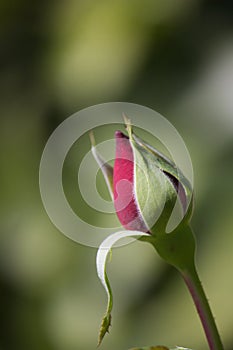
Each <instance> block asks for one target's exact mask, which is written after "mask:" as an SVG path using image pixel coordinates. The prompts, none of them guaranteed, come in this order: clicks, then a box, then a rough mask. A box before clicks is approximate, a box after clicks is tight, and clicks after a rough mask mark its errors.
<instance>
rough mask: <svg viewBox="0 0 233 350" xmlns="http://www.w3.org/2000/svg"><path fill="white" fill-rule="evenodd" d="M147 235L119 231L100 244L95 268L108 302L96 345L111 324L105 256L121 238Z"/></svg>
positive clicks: (137, 232) (109, 292)
mask: <svg viewBox="0 0 233 350" xmlns="http://www.w3.org/2000/svg"><path fill="white" fill-rule="evenodd" d="M142 236H143V237H146V236H147V237H149V234H148V233H145V232H140V231H119V232H115V233H113V234H111V235H110V236H108V237H107V238H106V239H105V240H104V241H103V242H102V243H101V245H100V247H99V249H98V252H97V256H96V268H97V274H98V277H99V279H100V281H101V283H102V285H103V287H104V289H105V291H106V293H107V297H108V302H107V310H106V313H105V315H104V317H103V319H102V322H101V326H100V331H99V338H98V346H99V345H100V344H101V342H102V340H103V338H104V336H105V334H106V333H107V332H108V331H109V327H110V325H111V318H112V316H111V312H112V307H113V295H112V289H111V286H110V283H109V280H108V276H107V272H106V264H107V258H108V255H109V253H110V251H111V248H112V247H113V246H114V244H115V243H116V242H117V241H119V240H120V239H122V238H127V237H142Z"/></svg>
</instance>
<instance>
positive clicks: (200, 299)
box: [180, 265, 223, 350]
mask: <svg viewBox="0 0 233 350" xmlns="http://www.w3.org/2000/svg"><path fill="white" fill-rule="evenodd" d="M180 272H181V274H182V277H183V279H184V281H185V283H186V285H187V287H188V289H189V292H190V294H191V296H192V299H193V301H194V304H195V306H196V309H197V312H198V315H199V317H200V320H201V323H202V326H203V329H204V331H205V335H206V338H207V341H208V344H209V348H210V350H223V344H222V341H221V339H220V335H219V333H218V329H217V326H216V323H215V320H214V317H213V314H212V311H211V309H210V306H209V303H208V300H207V297H206V295H205V292H204V289H203V287H202V284H201V281H200V279H199V277H198V274H197V270H196V268H195V266H194V265H193V267H192V268H191V269H189V270H184V271H180Z"/></svg>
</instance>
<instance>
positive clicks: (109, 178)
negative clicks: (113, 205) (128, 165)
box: [89, 131, 113, 200]
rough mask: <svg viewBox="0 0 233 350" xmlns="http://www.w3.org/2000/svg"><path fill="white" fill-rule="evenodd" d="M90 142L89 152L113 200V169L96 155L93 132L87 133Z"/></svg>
mask: <svg viewBox="0 0 233 350" xmlns="http://www.w3.org/2000/svg"><path fill="white" fill-rule="evenodd" d="M89 137H90V141H91V151H92V154H93V157H94V158H95V160H96V162H97V163H98V164H99V167H100V169H101V171H102V173H103V175H104V179H105V182H106V184H107V186H108V191H109V194H110V196H111V198H112V200H113V167H112V166H111V165H110V164H108V163H107V162H106V161H105V160H104V159H103V158H102V157H101V155H100V154H99V153H98V151H97V149H96V143H95V138H94V134H93V131H90V133H89Z"/></svg>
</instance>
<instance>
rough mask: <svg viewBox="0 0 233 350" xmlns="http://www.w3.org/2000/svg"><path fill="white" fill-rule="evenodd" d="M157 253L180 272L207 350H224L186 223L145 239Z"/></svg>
mask: <svg viewBox="0 0 233 350" xmlns="http://www.w3.org/2000/svg"><path fill="white" fill-rule="evenodd" d="M142 239H144V240H145V239H146V240H147V241H150V243H152V245H153V246H154V247H155V249H156V250H157V252H158V253H159V255H160V256H161V257H162V258H163V259H164V260H165V261H166V262H167V263H169V264H171V265H173V266H174V267H176V269H177V270H178V271H179V272H180V273H181V275H182V277H183V279H184V281H185V283H186V285H187V287H188V289H189V291H190V294H191V296H192V298H193V301H194V304H195V306H196V309H197V312H198V315H199V317H200V320H201V322H202V326H203V328H204V331H205V335H206V338H207V341H208V344H209V348H210V350H223V345H222V342H221V339H220V336H219V333H218V330H217V327H216V324H215V320H214V317H213V314H212V312H211V309H210V306H209V303H208V300H207V298H206V295H205V292H204V290H203V287H202V285H201V282H200V280H199V277H198V274H197V271H196V268H195V250H196V243H195V238H194V235H193V232H192V230H191V228H190V226H189V225H185V224H184V225H180V227H178V228H177V229H176V230H174V231H173V232H172V233H169V234H165V233H164V234H160V235H157V236H152V237H151V238H150V240H148V238H142Z"/></svg>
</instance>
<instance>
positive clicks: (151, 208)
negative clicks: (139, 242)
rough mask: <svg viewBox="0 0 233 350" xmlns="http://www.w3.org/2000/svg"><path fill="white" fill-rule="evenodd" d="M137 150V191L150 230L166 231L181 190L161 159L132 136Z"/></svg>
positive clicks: (135, 164)
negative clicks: (170, 177) (174, 182)
mask: <svg viewBox="0 0 233 350" xmlns="http://www.w3.org/2000/svg"><path fill="white" fill-rule="evenodd" d="M131 145H132V149H133V152H134V194H135V197H136V202H137V205H138V208H139V210H140V214H141V216H142V218H143V220H144V222H145V223H146V225H147V227H148V228H149V230H150V232H151V233H152V234H153V232H156V231H158V230H159V231H165V228H166V226H167V223H168V220H169V218H170V215H171V212H172V210H173V208H174V205H175V203H176V200H177V192H176V189H175V187H174V185H173V184H172V182H171V181H170V179H169V178H168V176H166V175H165V174H164V172H163V171H162V169H161V167H160V161H159V159H158V158H157V157H156V156H155V155H154V154H153V153H152V152H149V151H148V150H147V149H145V148H143V147H142V146H140V145H139V144H138V143H136V142H135V141H134V140H131Z"/></svg>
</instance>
